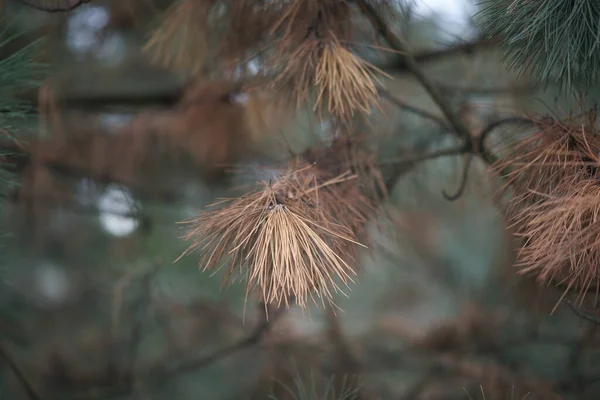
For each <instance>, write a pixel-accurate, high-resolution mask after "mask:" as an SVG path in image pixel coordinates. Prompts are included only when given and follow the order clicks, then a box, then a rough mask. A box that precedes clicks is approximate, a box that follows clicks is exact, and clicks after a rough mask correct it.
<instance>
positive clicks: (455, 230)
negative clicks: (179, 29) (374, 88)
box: [0, 0, 600, 400]
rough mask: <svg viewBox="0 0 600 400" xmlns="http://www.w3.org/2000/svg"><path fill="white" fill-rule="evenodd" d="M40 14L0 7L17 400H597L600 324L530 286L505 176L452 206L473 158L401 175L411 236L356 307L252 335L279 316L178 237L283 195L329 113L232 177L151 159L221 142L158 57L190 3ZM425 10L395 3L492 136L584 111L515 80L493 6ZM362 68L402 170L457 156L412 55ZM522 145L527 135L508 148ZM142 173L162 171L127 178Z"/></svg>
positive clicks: (11, 370)
mask: <svg viewBox="0 0 600 400" xmlns="http://www.w3.org/2000/svg"><path fill="white" fill-rule="evenodd" d="M24 3H26V2H21V1H9V0H3V1H2V8H1V10H2V11H1V13H2V16H3V18H2V22H1V24H2V32H3V39H4V41H3V43H2V46H1V48H0V58H1V61H0V109H1V111H2V114H1V118H0V123H1V124H2V126H1V127H2V129H4V130H6V131H7V133H10V136H9V135H8V134H7V135H5V137H4V139H3V142H2V143H3V148H4V151H5V154H3V157H4V158H5V165H6V166H7V167H6V168H5V171H6V172H10V173H11V175H10V177H7V178H6V182H13V183H16V185H15V184H9V186H7V187H6V188H5V189H4V193H5V196H4V201H5V203H4V206H3V217H2V219H3V224H4V226H5V232H7V233H8V236H7V237H6V238H5V239H4V244H3V248H2V252H3V253H2V268H1V274H2V275H1V281H0V284H1V285H2V289H1V290H0V311H1V316H0V336H1V340H2V341H1V345H2V347H1V349H2V351H1V352H0V353H1V354H0V356H2V359H3V361H4V362H3V366H2V368H3V375H2V382H1V385H0V387H1V390H2V392H3V393H2V398H5V399H21V398H22V399H61V400H63V399H90V400H91V399H138V398H139V399H181V400H185V399H211V400H212V399H215V400H216V399H266V398H269V396H272V397H271V398H277V399H334V398H339V399H342V398H344V399H359V398H360V399H468V398H472V399H483V398H485V399H516V400H518V399H522V398H525V397H526V396H527V397H526V398H527V399H533V398H539V399H544V400H546V399H552V398H568V399H596V398H597V396H599V395H600V383H599V382H600V381H599V380H598V379H597V377H598V376H600V365H598V360H599V358H598V356H599V354H600V353H598V351H597V348H598V339H597V335H596V334H595V333H596V327H595V326H594V325H591V324H589V323H586V322H584V321H582V320H581V319H580V318H578V317H577V316H576V315H575V314H574V313H573V312H572V311H571V310H569V309H568V307H567V306H566V305H564V304H563V305H561V306H559V307H558V308H556V309H555V310H553V308H554V306H555V304H556V302H557V301H558V300H559V298H560V296H561V295H562V290H560V289H555V288H551V287H548V288H544V287H539V286H537V285H535V284H534V283H533V282H532V281H530V279H529V278H526V277H520V276H517V275H516V274H515V271H514V270H513V268H512V267H511V265H512V261H513V259H514V248H513V245H512V241H511V237H510V234H509V232H507V230H506V228H505V226H504V223H503V219H502V215H501V214H500V211H499V208H498V207H497V205H496V204H495V203H494V202H493V201H492V200H491V198H492V195H493V194H494V193H495V191H496V190H497V189H498V181H497V180H496V178H494V177H492V176H491V175H490V174H489V173H488V172H487V171H486V166H485V165H484V164H482V163H481V162H480V161H479V160H474V161H473V166H472V168H473V171H471V175H470V178H469V180H468V182H467V187H466V189H465V192H464V194H463V196H461V197H460V198H459V199H458V200H456V201H454V202H449V201H447V200H446V199H444V197H443V196H442V190H446V191H448V192H454V191H455V190H456V188H457V187H458V185H459V182H460V176H461V173H462V165H463V160H462V157H445V158H437V159H433V160H429V161H427V162H425V163H421V164H419V165H416V166H414V168H410V170H407V171H405V172H403V173H401V174H400V175H399V177H398V179H397V180H396V181H395V182H394V183H393V185H392V186H391V189H392V190H391V192H390V198H389V200H388V203H389V204H386V209H387V210H388V211H389V212H390V213H391V214H392V215H393V218H392V219H391V222H390V221H389V220H387V219H384V218H383V217H382V218H381V221H380V222H381V224H380V226H379V227H377V226H376V225H377V224H375V222H376V221H373V222H374V223H373V224H372V225H373V226H372V227H371V228H372V229H371V234H372V236H373V238H374V240H373V241H374V242H375V243H376V244H375V245H374V246H372V248H370V249H368V250H365V251H364V252H362V253H361V255H360V257H359V261H358V264H359V265H360V272H359V282H358V283H357V284H355V285H353V286H352V290H351V291H350V292H349V297H348V298H344V297H340V298H337V299H336V302H337V304H338V305H339V306H340V308H341V309H342V310H343V312H340V313H339V315H337V316H332V315H330V314H328V313H327V312H324V311H323V310H319V309H314V310H311V312H310V315H308V314H307V313H303V312H302V311H300V310H295V309H292V310H289V311H286V312H285V313H283V315H281V316H280V317H278V318H277V316H274V317H273V318H274V322H273V324H272V327H271V329H270V331H269V333H268V334H267V335H262V333H261V331H260V329H259V330H256V331H255V327H256V326H258V327H259V328H260V327H261V326H262V325H261V324H262V319H263V316H262V314H264V310H262V309H261V308H257V306H256V304H253V303H252V302H251V301H248V302H246V301H245V291H244V286H243V285H241V284H237V285H235V284H234V285H231V286H228V287H227V288H226V289H225V290H222V289H221V280H220V279H219V276H218V275H217V276H210V275H209V274H203V273H201V272H200V271H199V270H198V265H197V262H198V258H199V256H195V255H194V256H188V257H184V258H182V259H181V260H179V261H178V262H177V263H173V261H174V260H175V259H177V258H178V257H179V255H180V254H181V253H182V252H183V251H184V250H185V248H186V247H187V243H185V242H184V241H183V240H181V236H182V235H183V231H182V229H181V227H180V226H179V225H177V224H176V222H178V221H183V220H185V219H187V218H189V217H191V216H194V215H195V214H196V213H197V211H198V210H200V209H202V208H203V207H205V206H206V205H208V204H210V203H212V202H213V201H215V199H216V198H218V197H224V196H231V195H232V193H233V194H234V195H235V194H236V193H237V194H239V193H240V192H239V190H236V188H239V187H240V186H244V185H253V184H254V183H255V182H256V181H257V180H258V179H262V178H264V177H265V176H268V175H267V172H268V171H265V169H264V168H263V167H262V166H265V165H270V163H273V162H274V161H277V160H281V159H282V158H285V157H286V154H285V153H286V151H289V152H300V151H303V150H305V149H308V148H310V147H311V146H313V145H314V144H315V140H318V138H319V130H320V129H321V130H327V129H329V127H328V126H326V125H324V124H322V125H318V124H316V123H315V121H314V118H313V116H312V115H311V113H310V110H305V111H303V112H299V113H298V114H297V115H296V116H294V117H293V118H289V117H288V116H281V115H277V114H276V113H272V114H271V115H269V117H268V118H269V121H268V122H273V121H276V122H273V123H274V124H275V125H277V126H278V127H279V129H278V130H277V135H275V136H276V137H267V138H266V139H264V138H263V140H262V142H261V144H260V146H255V148H253V149H251V150H250V149H245V148H244V149H243V151H242V150H241V149H237V148H233V147H231V148H229V147H227V150H226V152H229V151H230V150H231V151H232V152H234V153H235V152H239V154H237V153H236V154H237V156H239V157H238V158H237V160H236V166H235V168H233V171H229V172H227V171H226V172H225V173H223V171H215V169H214V168H210V167H207V166H206V165H202V163H199V162H198V157H195V156H197V155H202V154H204V153H203V152H204V151H206V150H205V141H207V140H211V139H210V138H206V137H203V138H201V140H196V141H189V142H187V141H184V140H183V139H181V141H180V142H179V143H175V145H178V146H179V147H177V146H175V145H173V146H171V145H172V143H171V142H169V143H167V145H166V146H165V145H164V143H163V141H162V139H161V136H160V134H159V135H157V138H156V140H153V141H150V142H151V146H149V147H148V146H146V145H144V146H141V145H139V143H138V142H137V141H136V140H135V139H136V138H138V136H139V135H142V134H143V133H139V132H146V131H147V130H148V129H149V127H150V128H156V126H158V130H160V129H162V130H164V131H166V132H170V130H171V129H172V130H174V131H177V129H179V128H177V126H179V125H176V124H177V123H178V121H179V123H181V124H182V125H185V128H182V129H184V130H185V129H188V130H192V131H193V130H194V129H196V127H200V126H202V125H203V124H205V123H206V122H205V121H203V120H202V118H201V117H198V118H196V119H194V116H193V115H192V116H189V115H188V116H181V115H180V114H173V110H174V109H175V103H176V100H177V99H178V96H179V95H180V93H181V91H182V89H185V88H186V87H187V86H186V85H188V83H187V82H188V81H187V79H186V77H185V76H183V75H182V74H178V73H174V72H169V71H167V70H166V69H164V68H161V67H159V66H156V65H155V64H153V63H152V62H151V61H152V60H151V57H150V56H149V55H148V54H147V53H144V52H142V51H141V49H142V47H143V45H144V43H145V42H146V40H147V38H148V34H149V33H150V29H151V28H152V27H153V26H155V24H156V22H157V21H159V20H160V18H161V15H162V13H163V12H164V11H165V9H166V8H167V7H168V6H169V5H170V4H171V1H169V0H98V1H93V2H90V3H89V4H85V5H82V6H81V7H77V8H76V9H74V10H73V11H72V12H70V13H47V12H43V11H39V10H36V9H35V8H32V7H29V6H27V5H26V4H24ZM417 3H419V0H416V1H408V0H407V1H398V2H396V3H394V9H395V15H394V19H393V24H394V29H396V30H397V32H399V33H401V34H402V35H403V37H404V38H405V39H406V40H407V41H408V43H409V47H410V51H411V52H412V53H413V54H415V57H416V58H417V60H418V61H419V63H420V65H421V67H422V69H423V71H424V72H425V73H426V74H427V76H428V77H430V78H431V80H432V81H433V82H434V83H435V84H436V85H437V86H438V88H439V89H440V90H441V91H442V93H444V94H445V95H446V96H447V97H448V99H449V100H450V101H451V104H452V107H453V109H454V111H455V112H456V113H457V114H458V115H459V116H460V118H461V121H463V122H464V123H465V124H467V125H468V126H469V128H470V129H471V130H472V131H473V132H481V131H482V130H483V129H484V128H485V127H486V126H487V125H488V124H489V123H490V122H492V121H496V120H499V119H501V118H505V117H510V116H514V115H521V114H524V113H536V112H541V113H550V114H552V113H555V114H557V115H563V114H564V113H568V112H569V110H577V109H578V107H579V104H578V101H577V99H575V98H574V97H573V96H572V95H570V93H566V94H565V93H564V91H561V90H560V88H559V87H558V86H556V87H555V86H553V85H549V86H548V87H544V88H542V87H540V86H539V85H538V84H537V83H535V82H531V81H528V80H527V79H526V78H524V77H520V76H517V74H516V73H515V72H512V71H511V70H509V69H507V67H506V65H505V64H503V63H502V62H501V60H502V57H503V55H502V53H501V52H500V51H499V50H498V47H497V44H496V43H495V42H493V41H490V40H488V39H483V37H484V32H482V31H481V29H480V28H477V25H476V24H475V21H476V19H477V17H476V13H477V11H478V6H477V5H475V4H472V3H469V2H468V1H465V2H456V4H455V5H454V7H455V8H454V9H453V11H454V13H453V14H450V15H448V14H444V13H434V12H431V10H430V9H428V8H427V7H423V6H420V5H419V4H417ZM448 7H450V6H448ZM462 14H464V16H465V17H464V18H462V17H461V18H459V16H460V15H462ZM40 38H41V39H42V40H41V41H40ZM208 46H210V43H208ZM364 51H365V53H364V55H363V56H364V57H365V58H367V59H369V57H372V58H373V59H377V65H380V66H382V68H384V69H385V71H386V72H387V73H389V74H391V75H392V77H393V79H387V80H386V82H385V87H386V90H387V91H388V92H389V93H391V94H392V95H393V96H394V97H395V98H396V99H397V100H398V103H397V104H394V103H393V102H385V101H384V102H383V110H382V112H381V115H380V116H379V117H378V118H377V120H376V121H374V122H373V124H374V127H372V128H371V130H372V131H374V132H377V133H381V134H380V135H377V141H379V142H380V143H379V146H380V147H379V149H380V150H381V151H380V154H379V157H380V159H381V160H393V159H398V158H401V157H405V156H411V155H415V154H420V153H422V152H424V151H430V150H435V149H442V148H446V147H451V146H456V145H459V143H460V142H459V141H458V139H456V138H455V137H454V136H452V135H449V134H448V133H447V132H445V131H444V130H443V129H440V127H439V124H438V123H437V122H439V121H437V122H436V118H437V119H442V120H443V114H442V113H441V112H440V110H439V108H438V106H437V105H436V104H435V103H434V102H433V101H432V100H431V98H430V97H429V96H428V94H427V93H426V92H425V91H424V90H423V89H422V88H421V86H420V84H419V82H417V81H416V80H415V79H414V78H413V77H412V75H411V74H409V73H408V72H407V70H406V68H405V67H403V64H402V57H401V55H398V54H394V53H391V52H388V53H386V52H381V51H375V50H374V49H368V48H367V49H365V50H364ZM11 65H12V66H14V65H17V66H18V68H11ZM586 101H587V100H586ZM593 102H594V99H593V93H592V94H591V95H590V99H589V103H590V104H592V103H593ZM398 105H400V106H398ZM406 105H409V106H412V107H415V108H418V109H420V110H425V111H426V112H427V113H428V114H432V115H433V116H434V118H423V117H422V116H420V115H418V113H415V112H413V111H411V109H410V107H406ZM38 111H39V112H38ZM163 115H164V120H161V119H160V118H161V116H163ZM227 115H229V114H223V115H221V117H220V118H228V117H227ZM231 115H233V114H231ZM231 118H236V117H235V116H232V117H231ZM279 119H281V120H282V122H280V121H279ZM148 121H150V122H148ZM230 121H231V120H230ZM211 123H216V124H218V123H219V122H214V121H213V122H211ZM233 123H237V124H239V123H246V122H239V121H237V120H233ZM238 128H239V127H238ZM198 129H200V128H198ZM218 129H221V130H223V129H227V128H223V127H222V126H221V127H220V128H215V132H219V131H218ZM232 129H237V128H232ZM523 129H525V128H523V127H522V126H519V125H518V124H506V125H503V126H502V127H500V128H498V129H496V130H495V131H494V134H493V135H492V136H493V137H494V139H498V138H502V139H507V138H510V137H511V135H512V136H514V135H517V134H519V133H520V132H522V131H523ZM127 132H129V134H128V133H127ZM131 132H134V133H131ZM135 132H138V133H139V135H138V136H136V134H135ZM315 132H316V133H317V135H316V136H315ZM168 134H170V133H167V135H168ZM12 135H14V136H16V137H17V139H18V141H19V142H18V143H17V142H15V141H14V140H13V139H12ZM217 139H219V138H217ZM223 140H231V138H226V139H223ZM233 140H234V141H235V140H236V139H235V138H234V139H233ZM282 143H283V144H284V145H283V146H284V150H282ZM170 146H171V147H170ZM165 148H166V150H165ZM286 148H287V150H285V149H286ZM24 149H25V150H24ZM182 149H183V150H185V151H182ZM228 154H229V153H228ZM215 157H216V158H217V161H220V160H218V158H219V155H218V154H217V155H215ZM139 160H142V161H143V162H142V161H139ZM138 161H139V162H140V163H141V164H142V165H143V167H141V168H133V169H132V168H130V166H131V165H130V163H136V162H138ZM386 165H387V164H386V163H385V162H383V171H384V173H388V171H387V169H386V168H388V167H389V165H387V166H386ZM390 168H391V167H390ZM3 182H4V179H3ZM552 311H554V312H553V313H552V314H551V312H552ZM248 335H250V336H248ZM353 374H358V375H359V376H360V382H361V383H360V390H357V389H356V386H353V385H355V382H353V381H352V379H351V378H349V377H352V376H353ZM341 377H345V381H344V382H345V383H341ZM344 385H346V386H344ZM348 385H349V386H348ZM344 396H345V397H344Z"/></svg>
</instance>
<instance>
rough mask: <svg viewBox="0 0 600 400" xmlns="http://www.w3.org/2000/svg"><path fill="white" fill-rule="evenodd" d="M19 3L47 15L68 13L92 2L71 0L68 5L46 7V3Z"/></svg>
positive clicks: (31, 1)
mask: <svg viewBox="0 0 600 400" xmlns="http://www.w3.org/2000/svg"><path fill="white" fill-rule="evenodd" d="M17 1H18V2H19V3H22V4H24V5H26V6H28V7H30V8H33V9H36V10H38V11H43V12H47V13H68V12H71V11H73V10H75V9H76V8H79V7H81V6H82V5H84V4H88V3H90V2H91V1H92V0H70V1H68V4H67V5H64V6H61V5H58V4H50V5H45V3H47V1H46V2H44V1H35V0H17Z"/></svg>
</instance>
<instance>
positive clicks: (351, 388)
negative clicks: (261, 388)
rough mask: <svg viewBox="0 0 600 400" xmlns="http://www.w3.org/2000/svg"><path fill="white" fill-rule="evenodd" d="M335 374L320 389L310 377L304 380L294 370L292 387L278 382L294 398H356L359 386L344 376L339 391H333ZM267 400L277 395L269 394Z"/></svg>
mask: <svg viewBox="0 0 600 400" xmlns="http://www.w3.org/2000/svg"><path fill="white" fill-rule="evenodd" d="M334 383H335V376H334V375H333V376H331V377H330V378H328V379H327V382H326V384H325V387H323V388H322V390H319V389H317V384H316V381H315V379H314V377H312V379H311V382H310V383H309V382H305V381H304V380H303V379H302V377H301V376H300V373H299V372H298V371H296V378H294V386H295V387H294V388H290V387H288V386H286V385H285V384H283V383H282V382H279V384H280V385H281V386H282V387H283V388H284V389H285V390H286V391H287V392H288V393H289V394H290V395H291V396H292V398H293V399H294V400H356V399H358V395H359V388H358V387H355V385H351V384H349V382H348V381H347V379H346V377H344V378H343V381H342V388H341V392H340V393H336V391H335V385H334ZM269 400H277V397H275V396H273V395H270V396H269Z"/></svg>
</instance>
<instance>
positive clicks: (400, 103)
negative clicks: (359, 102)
mask: <svg viewBox="0 0 600 400" xmlns="http://www.w3.org/2000/svg"><path fill="white" fill-rule="evenodd" d="M377 91H378V92H379V95H380V96H381V97H383V98H384V99H386V100H387V101H389V102H390V103H392V104H394V105H395V106H397V107H398V108H401V109H403V110H406V111H408V112H411V113H413V114H416V115H418V116H420V117H423V118H426V119H428V120H431V121H432V122H434V123H435V124H437V125H438V126H439V127H440V128H442V129H444V130H446V129H448V124H446V121H444V120H443V119H441V118H440V117H438V116H437V115H435V114H432V113H430V112H429V111H425V110H422V109H420V108H418V107H415V106H411V105H410V104H407V103H405V102H404V101H402V100H400V99H399V98H397V97H396V96H394V95H393V94H391V93H390V92H389V91H388V90H385V89H383V88H378V89H377Z"/></svg>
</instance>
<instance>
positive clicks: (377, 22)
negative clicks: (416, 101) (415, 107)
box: [358, 0, 471, 142]
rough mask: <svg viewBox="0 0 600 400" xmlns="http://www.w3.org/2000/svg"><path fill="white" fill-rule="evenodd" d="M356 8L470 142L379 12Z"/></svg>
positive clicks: (368, 5) (363, 3)
mask: <svg viewBox="0 0 600 400" xmlns="http://www.w3.org/2000/svg"><path fill="white" fill-rule="evenodd" d="M358 6H359V7H360V9H361V11H362V12H363V14H364V15H365V16H366V17H367V18H368V19H369V21H370V22H371V24H372V25H373V27H374V28H375V30H376V31H377V32H379V33H380V34H381V35H382V36H383V38H384V39H385V40H386V42H387V43H388V44H389V45H390V47H391V48H392V49H393V50H396V51H398V52H400V53H402V54H403V56H404V60H405V62H406V67H407V69H408V70H409V71H410V72H411V73H412V74H413V75H414V76H415V78H416V79H417V80H418V81H419V83H420V84H421V86H423V88H424V89H425V90H426V91H427V93H429V95H430V96H431V98H432V99H433V100H434V101H435V102H436V103H437V105H438V106H439V107H440V109H441V110H442V113H443V114H444V116H445V117H446V118H447V119H448V121H449V122H450V126H451V127H452V129H453V130H454V133H455V134H456V135H457V136H459V137H460V138H462V139H464V140H465V141H466V142H470V141H471V135H470V133H469V130H468V129H467V127H466V126H465V125H464V124H463V123H462V122H461V121H460V119H459V118H458V116H457V115H456V114H455V113H454V112H453V111H452V107H451V106H450V104H449V103H448V101H447V100H446V98H445V97H444V95H443V94H442V93H441V92H440V90H439V89H438V87H437V86H436V85H435V84H433V83H432V82H431V81H430V80H429V78H427V76H425V74H424V73H423V71H422V70H421V67H420V66H419V65H418V64H417V61H416V60H415V58H414V56H412V55H411V54H410V52H408V50H407V47H406V45H405V43H404V41H403V40H402V38H400V37H399V36H397V35H396V34H395V33H394V32H393V31H392V30H391V28H390V27H389V26H388V25H387V24H386V23H385V20H384V18H383V17H382V16H381V15H380V14H379V11H378V10H377V9H376V8H375V7H374V6H373V5H372V4H371V3H369V2H367V1H365V0H359V1H358Z"/></svg>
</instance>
